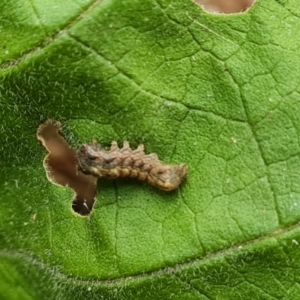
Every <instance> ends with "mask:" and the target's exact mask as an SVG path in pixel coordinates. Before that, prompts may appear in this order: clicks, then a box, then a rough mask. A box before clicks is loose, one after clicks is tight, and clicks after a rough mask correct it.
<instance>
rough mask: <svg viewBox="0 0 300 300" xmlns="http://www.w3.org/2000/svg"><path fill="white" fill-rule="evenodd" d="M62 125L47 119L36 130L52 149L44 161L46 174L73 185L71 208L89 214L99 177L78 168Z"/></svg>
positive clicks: (59, 182) (56, 180)
mask: <svg viewBox="0 0 300 300" xmlns="http://www.w3.org/2000/svg"><path fill="white" fill-rule="evenodd" d="M60 129H61V124H60V123H59V122H57V121H53V120H48V121H46V122H45V123H44V124H42V125H40V126H39V128H38V130H37V138H38V140H40V141H41V142H42V144H43V146H44V147H45V148H46V149H47V151H48V152H49V154H48V155H47V156H46V157H45V159H44V162H43V165H44V168H45V171H46V176H47V178H48V180H49V181H50V182H51V183H54V184H59V185H62V186H69V187H70V188H71V189H73V190H74V191H75V198H74V200H73V203H72V209H73V211H74V212H76V213H78V214H80V215H83V216H86V215H89V214H90V213H91V211H92V208H93V205H94V202H95V197H96V184H97V179H96V178H95V177H93V176H90V175H85V174H83V173H81V172H78V171H77V168H76V166H77V153H76V151H75V150H74V149H72V148H71V147H70V146H69V145H68V143H67V142H66V141H65V140H64V138H63V137H62V136H61V135H60V134H59V131H60Z"/></svg>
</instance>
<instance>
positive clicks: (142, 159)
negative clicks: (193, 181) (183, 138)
mask: <svg viewBox="0 0 300 300" xmlns="http://www.w3.org/2000/svg"><path fill="white" fill-rule="evenodd" d="M77 156H78V165H77V169H78V170H79V171H81V172H82V173H84V174H87V175H93V176H96V177H98V178H108V179H115V178H119V177H130V178H137V179H139V180H142V181H146V182H148V183H149V184H150V185H152V186H154V187H157V188H159V189H161V190H164V191H172V190H174V189H176V188H177V187H178V186H179V185H180V184H181V183H182V181H183V180H184V179H185V177H186V174H187V170H188V168H187V165H186V164H181V165H169V164H165V163H163V162H161V161H160V160H159V159H158V157H157V154H155V153H151V154H145V152H144V145H143V144H140V145H139V146H138V148H137V149H135V150H132V149H131V148H130V146H129V142H127V141H125V142H124V144H123V148H121V149H120V148H119V147H118V144H117V142H116V141H113V142H112V143H111V148H110V150H105V149H103V148H102V147H101V145H100V144H98V143H97V142H95V141H93V142H90V143H88V144H83V145H82V146H81V147H80V149H79V150H78V152H77Z"/></svg>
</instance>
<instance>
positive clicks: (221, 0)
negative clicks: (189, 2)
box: [194, 0, 255, 14]
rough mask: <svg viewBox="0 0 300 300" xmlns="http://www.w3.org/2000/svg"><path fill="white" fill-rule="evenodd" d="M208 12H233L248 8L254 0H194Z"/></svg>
mask: <svg viewBox="0 0 300 300" xmlns="http://www.w3.org/2000/svg"><path fill="white" fill-rule="evenodd" d="M194 1H195V2H196V3H197V4H199V5H200V6H202V7H203V9H204V10H206V11H207V12H210V13H216V14H218V13H221V14H233V13H240V12H244V11H246V10H247V9H249V8H250V7H251V6H252V5H253V3H254V2H255V0H194Z"/></svg>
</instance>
